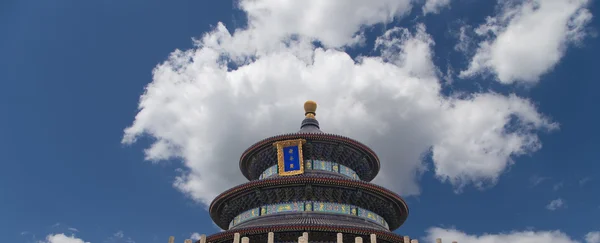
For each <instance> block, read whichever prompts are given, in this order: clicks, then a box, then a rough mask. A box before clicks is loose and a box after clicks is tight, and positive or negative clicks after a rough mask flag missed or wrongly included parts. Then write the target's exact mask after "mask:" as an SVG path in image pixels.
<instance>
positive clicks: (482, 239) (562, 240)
mask: <svg viewBox="0 0 600 243" xmlns="http://www.w3.org/2000/svg"><path fill="white" fill-rule="evenodd" d="M436 238H442V240H444V241H448V242H451V241H457V242H459V243H504V242H510V243H532V242H544V243H578V241H576V240H574V239H571V237H569V236H568V235H566V234H565V233H562V232H560V231H537V232H536V231H515V232H510V233H500V234H482V235H469V234H467V233H464V232H461V231H458V230H455V229H442V228H430V229H429V230H427V236H426V237H425V242H426V243H429V242H431V243H433V242H435V239H436Z"/></svg>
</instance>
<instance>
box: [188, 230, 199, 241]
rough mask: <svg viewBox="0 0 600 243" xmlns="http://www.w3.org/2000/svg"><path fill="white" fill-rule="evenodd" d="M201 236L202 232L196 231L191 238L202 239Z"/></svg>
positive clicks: (194, 239)
mask: <svg viewBox="0 0 600 243" xmlns="http://www.w3.org/2000/svg"><path fill="white" fill-rule="evenodd" d="M200 236H201V235H200V233H198V232H194V233H192V235H191V236H190V239H192V240H193V241H197V240H200Z"/></svg>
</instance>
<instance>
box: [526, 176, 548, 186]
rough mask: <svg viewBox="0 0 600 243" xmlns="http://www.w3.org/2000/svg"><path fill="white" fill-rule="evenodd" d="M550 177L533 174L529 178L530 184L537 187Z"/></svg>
mask: <svg viewBox="0 0 600 243" xmlns="http://www.w3.org/2000/svg"><path fill="white" fill-rule="evenodd" d="M548 179H550V178H548V177H543V176H539V175H533V176H531V177H530V178H529V184H530V185H531V187H536V186H537V185H539V184H541V183H542V182H544V181H546V180H548Z"/></svg>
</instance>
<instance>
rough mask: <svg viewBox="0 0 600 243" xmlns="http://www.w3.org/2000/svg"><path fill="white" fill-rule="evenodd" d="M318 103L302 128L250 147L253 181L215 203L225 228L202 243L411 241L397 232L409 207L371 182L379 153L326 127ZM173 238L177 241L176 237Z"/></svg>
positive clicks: (310, 105)
mask: <svg viewBox="0 0 600 243" xmlns="http://www.w3.org/2000/svg"><path fill="white" fill-rule="evenodd" d="M316 108H317V104H316V103H315V102H313V101H307V102H306V103H305V104H304V109H305V118H304V120H303V121H302V123H301V126H300V130H299V131H298V132H296V133H290V134H283V135H277V136H273V137H269V138H266V139H263V140H262V141H259V142H257V143H255V144H254V145H252V146H250V147H249V148H248V149H247V150H246V151H244V152H243V153H242V155H241V158H240V162H239V167H240V170H241V172H242V174H243V175H244V176H245V177H246V178H247V179H248V180H249V182H247V183H244V184H241V185H239V186H236V187H234V188H231V189H229V190H227V191H225V192H223V193H221V194H220V195H219V196H217V197H216V198H215V199H214V201H213V202H212V203H211V205H210V207H209V212H210V216H211V218H212V220H213V221H214V222H215V224H216V225H218V226H219V227H220V228H222V229H223V230H224V231H222V232H219V233H216V234H213V235H210V236H208V237H206V236H203V237H202V238H201V239H200V240H199V241H198V242H200V243H206V242H212V243H222V242H234V243H238V242H240V238H241V240H242V242H244V241H245V242H244V243H247V242H298V241H303V242H306V243H308V242H355V241H359V240H360V241H361V242H362V239H365V241H371V242H383V243H388V242H389V243H398V242H406V241H407V240H409V239H408V237H403V236H400V235H397V234H394V233H393V231H394V230H396V229H398V228H399V227H400V226H401V225H402V224H403V223H404V222H405V221H406V219H407V217H408V214H409V210H408V206H407V205H406V203H405V202H404V200H403V199H402V198H401V197H400V196H398V195H397V194H396V193H394V192H392V191H390V190H387V189H386V188H383V187H381V186H378V185H375V184H372V183H370V181H371V180H373V179H374V178H375V176H376V175H377V173H378V172H379V169H380V163H379V158H378V157H377V155H376V154H375V153H374V152H373V151H372V150H371V149H370V148H369V147H367V146H365V145H364V144H362V143H360V142H358V141H356V140H353V139H351V138H347V137H343V136H339V135H335V134H329V133H325V132H323V131H321V129H320V126H319V122H318V121H317V119H316V117H315V116H316ZM172 240H173V239H171V241H172Z"/></svg>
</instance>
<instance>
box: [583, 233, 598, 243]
mask: <svg viewBox="0 0 600 243" xmlns="http://www.w3.org/2000/svg"><path fill="white" fill-rule="evenodd" d="M585 242H586V243H600V231H594V232H589V233H587V234H586V235H585Z"/></svg>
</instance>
